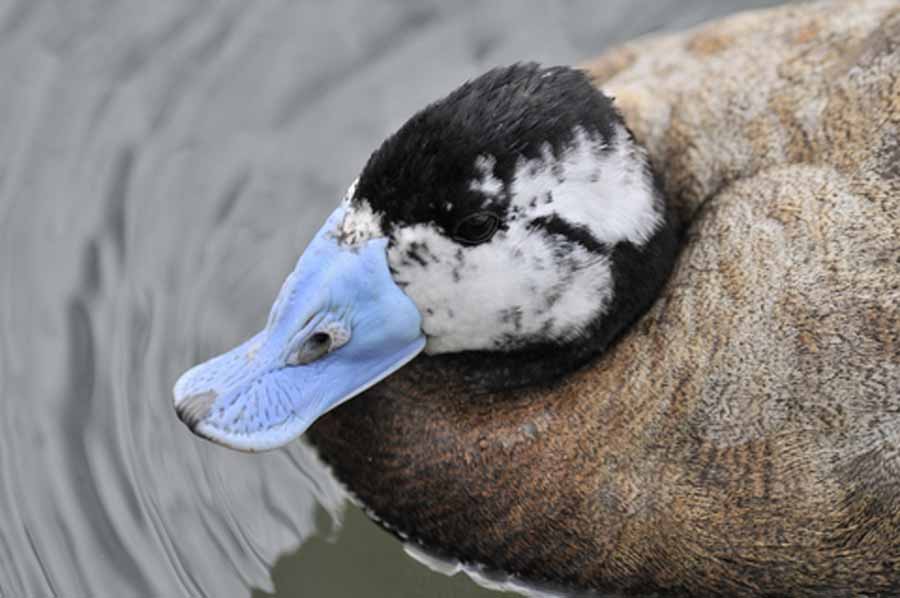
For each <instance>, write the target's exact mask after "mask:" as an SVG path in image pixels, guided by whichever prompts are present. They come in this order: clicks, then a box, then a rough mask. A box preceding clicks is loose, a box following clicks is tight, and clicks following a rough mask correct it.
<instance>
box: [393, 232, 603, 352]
mask: <svg viewBox="0 0 900 598" xmlns="http://www.w3.org/2000/svg"><path fill="white" fill-rule="evenodd" d="M388 261H389V263H390V265H391V268H392V270H393V271H394V281H395V282H396V283H397V284H398V285H399V286H400V287H401V288H402V289H403V290H404V292H405V293H406V294H407V295H408V296H409V297H410V298H411V299H412V300H413V302H414V303H415V304H416V306H417V307H418V309H419V311H420V314H421V316H422V329H423V331H424V332H425V334H426V335H427V336H428V344H427V345H426V348H425V351H426V352H427V353H431V354H435V353H449V352H455V351H464V350H509V349H515V348H517V347H521V346H523V345H525V344H527V343H529V342H535V341H563V342H564V341H568V340H572V339H574V338H575V337H576V336H577V335H578V334H579V333H580V332H581V331H582V330H583V329H584V327H585V326H587V325H588V324H589V323H590V322H591V321H592V320H593V319H594V317H596V316H597V315H599V314H600V313H602V312H603V311H604V310H605V309H606V307H607V304H608V302H609V301H610V300H611V299H612V273H611V268H610V263H609V259H608V258H607V257H606V256H603V255H598V254H595V253H591V252H590V251H588V250H586V249H585V248H584V247H582V246H580V245H578V244H575V243H572V242H571V241H567V240H565V239H563V238H562V237H558V236H554V235H548V234H547V233H546V232H545V231H542V230H536V229H529V228H528V227H527V226H526V223H525V222H521V221H520V222H516V223H512V224H511V225H510V226H509V229H508V230H507V231H502V232H500V233H497V235H495V237H494V239H493V240H491V241H490V242H489V243H485V244H482V245H477V246H472V247H465V246H462V245H459V244H457V243H454V242H453V241H451V240H450V239H448V238H447V237H446V236H444V235H443V234H441V233H440V231H438V230H437V229H436V228H434V227H433V226H431V225H425V224H418V225H414V226H408V227H403V228H402V229H400V230H398V231H397V232H396V236H395V239H394V243H393V245H392V246H391V247H390V248H389V249H388Z"/></svg>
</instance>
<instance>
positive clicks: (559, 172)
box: [174, 0, 900, 596]
mask: <svg viewBox="0 0 900 598" xmlns="http://www.w3.org/2000/svg"><path fill="white" fill-rule="evenodd" d="M851 15H852V17H853V18H852V19H851V18H849V17H850V16H851ZM897 48H900V13H898V12H897V11H896V5H895V4H893V3H892V2H884V1H879V0H862V1H859V2H849V3H848V2H824V3H817V4H808V5H803V6H796V7H795V6H791V7H782V8H776V9H769V10H766V11H761V12H756V13H749V14H745V15H739V16H735V17H730V18H727V19H724V20H721V21H718V22H714V23H712V24H706V25H702V26H700V27H699V28H697V29H693V30H690V31H687V32H682V33H677V34H665V35H661V36H659V35H658V36H653V37H649V38H646V39H642V40H638V41H635V42H630V43H629V44H626V45H625V46H622V47H620V48H617V49H614V50H611V51H609V52H607V53H606V54H604V55H603V56H601V57H600V58H598V59H596V60H594V61H591V62H588V63H586V64H584V65H581V66H579V67H568V66H555V67H544V66H541V65H539V64H536V63H517V64H513V65H511V66H505V67H498V68H494V69H491V70H489V71H487V72H486V73H484V74H482V75H481V76H479V77H476V78H474V79H471V80H470V81H468V82H466V83H464V84H463V85H462V86H460V87H459V88H457V89H456V90H454V91H452V92H450V93H449V95H447V96H445V97H444V98H442V99H439V100H437V101H436V102H434V103H432V104H430V105H428V106H426V107H425V108H423V109H422V110H421V111H419V112H418V113H416V114H415V115H413V116H412V117H411V118H410V119H409V120H408V121H407V122H406V123H405V124H403V125H402V126H401V127H400V128H399V129H398V130H397V131H396V132H394V133H393V134H392V135H390V136H389V137H388V138H387V139H386V140H385V141H384V142H383V144H382V145H381V146H380V147H379V148H377V149H376V150H375V151H374V153H372V155H371V157H370V158H369V160H368V161H367V163H366V164H365V165H364V167H363V169H362V170H361V172H360V174H359V177H358V178H357V179H356V180H355V182H354V183H353V184H352V185H351V186H350V188H349V190H348V191H347V193H346V195H345V196H344V198H343V199H342V200H341V201H340V202H339V204H338V206H337V207H336V209H335V210H334V212H333V213H332V214H331V215H330V216H329V217H328V218H327V220H326V221H325V223H324V224H323V225H322V227H321V229H320V230H319V232H318V233H317V234H316V235H315V236H314V238H313V239H312V241H311V242H310V244H309V245H308V247H307V249H306V250H305V251H304V253H303V255H302V256H301V257H300V259H299V261H298V262H297V265H296V267H295V269H294V270H293V271H292V272H291V273H290V275H289V276H288V277H287V279H286V281H285V282H284V284H283V286H282V288H281V290H280V291H279V293H278V296H277V298H276V299H275V301H274V304H273V306H272V309H271V311H270V314H269V317H268V320H267V322H266V324H265V327H264V328H263V330H262V331H261V332H259V333H258V334H256V335H254V336H252V337H251V338H250V339H249V340H247V341H246V342H244V343H242V344H240V345H239V346H238V347H236V348H234V349H232V350H230V351H228V352H226V353H224V354H222V355H220V356H218V357H214V358H212V359H210V360H209V361H206V362H204V363H202V364H199V365H197V366H194V367H193V368H191V369H189V370H188V371H187V372H185V373H184V374H183V375H182V376H181V377H180V378H179V379H178V381H177V382H176V384H175V387H174V406H175V411H176V413H177V415H178V417H179V418H180V419H181V420H182V421H183V422H184V423H185V424H186V425H187V426H188V428H189V429H190V430H191V431H192V432H193V433H195V434H197V435H199V436H201V437H203V438H205V439H208V440H210V441H213V442H215V443H218V444H221V445H224V446H227V447H230V448H234V449H238V450H242V451H250V452H253V451H263V450H271V449H275V448H278V447H280V446H284V445H285V444H287V443H290V442H292V441H294V440H295V439H297V438H298V437H300V436H301V435H303V436H304V437H305V438H306V440H307V441H308V442H310V443H311V444H312V445H313V446H314V447H315V448H316V450H317V451H318V453H319V455H320V456H321V458H322V459H323V460H324V461H325V462H326V463H328V464H329V465H330V466H331V468H332V470H333V472H334V475H335V476H336V477H337V478H338V479H339V480H341V481H342V482H343V483H344V484H345V485H346V486H347V488H348V489H349V491H350V492H351V493H352V494H353V496H355V497H356V499H357V500H359V501H360V502H361V503H362V504H363V505H364V507H365V508H366V511H367V512H368V513H369V514H370V516H371V517H372V518H373V519H375V520H376V521H377V522H378V523H379V524H381V525H382V526H383V527H384V528H385V529H387V530H388V531H390V532H391V533H393V534H395V535H396V536H398V537H400V538H401V539H403V540H404V541H406V542H409V543H411V544H412V545H414V546H418V547H421V548H422V549H423V550H426V551H427V552H428V553H430V554H435V555H438V556H440V557H444V558H449V559H456V560H458V561H460V562H462V563H467V564H472V565H477V566H478V567H483V568H485V569H487V570H492V571H499V572H504V573H505V574H508V575H510V576H513V577H514V578H515V579H519V580H525V581H528V582H532V583H535V584H541V585H542V586H552V587H555V588H561V589H562V591H564V592H573V593H574V592H583V591H592V592H609V593H614V594H617V595H666V596H698V595H710V596H757V595H770V596H771V595H798V596H813V595H833V596H844V595H847V596H849V595H863V594H864V595H876V594H878V595H891V594H897V593H900V515H898V514H900V448H898V447H900V262H898V259H897V257H898V255H900V254H898V252H897V244H896V238H897V234H898V232H900V207H898V206H900V201H898V198H900V170H898V168H897V164H898V157H900V153H898V148H900V144H898V132H897V131H898V129H900V126H898V125H897V123H900V104H898V103H897V101H896V98H897V97H898V96H897V93H896V91H897V89H898V88H897V82H898V81H900V79H898V75H897V73H898V72H900V52H898V50H897ZM876 117H877V118H876ZM891 123H892V124H891Z"/></svg>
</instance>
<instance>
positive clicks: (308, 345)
mask: <svg viewBox="0 0 900 598" xmlns="http://www.w3.org/2000/svg"><path fill="white" fill-rule="evenodd" d="M331 345H332V339H331V335H330V334H328V333H327V332H316V333H315V334H313V335H312V336H310V337H309V338H308V339H306V342H305V343H303V345H301V346H300V348H299V349H297V350H296V351H294V352H293V353H291V355H290V357H288V365H304V364H307V363H311V362H313V361H315V360H317V359H319V358H320V357H322V356H323V355H325V354H326V353H328V351H330V350H331V348H332V347H331Z"/></svg>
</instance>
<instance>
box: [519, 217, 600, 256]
mask: <svg viewBox="0 0 900 598" xmlns="http://www.w3.org/2000/svg"><path fill="white" fill-rule="evenodd" d="M528 226H529V227H530V228H540V229H543V230H545V231H547V232H548V233H550V234H551V235H561V236H563V237H565V238H566V239H568V240H569V241H572V242H573V243H578V244H579V245H581V246H582V247H584V248H585V249H587V250H588V251H590V252H592V253H597V254H600V255H608V254H609V251H610V248H609V246H608V245H607V244H606V243H603V242H601V241H598V240H597V237H595V236H594V235H593V234H592V233H591V231H590V230H589V229H588V228H587V227H585V226H581V225H577V224H571V223H570V222H567V221H566V220H564V219H562V218H560V217H559V216H557V215H556V214H551V215H549V216H540V217H538V218H535V219H534V220H532V221H531V222H530V223H529V224H528Z"/></svg>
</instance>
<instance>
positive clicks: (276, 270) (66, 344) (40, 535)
mask: <svg viewBox="0 0 900 598" xmlns="http://www.w3.org/2000/svg"><path fill="white" fill-rule="evenodd" d="M772 3H774V2H770V1H766V0H761V1H744V2H742V1H739V0H731V1H727V2H723V1H721V0H660V1H654V0H647V1H644V2H630V1H626V0H617V1H612V2H604V3H600V2H591V1H578V2H565V3H563V2H549V1H542V2H539V1H536V0H534V1H521V2H520V1H492V0H466V1H459V2H452V3H451V2H438V1H436V0H428V1H424V2H402V1H399V0H398V1H388V2H375V1H372V0H336V1H331V2H325V1H322V2H311V1H310V2H300V1H287V0H282V1H278V0H266V1H258V2H248V1H245V0H229V1H221V2H212V1H205V0H153V1H143V2H138V1H135V2H127V1H103V0H65V1H63V0H60V1H59V2H55V3H54V2H49V1H40V0H19V1H2V0H0V81H2V93H0V597H2V598H39V597H49V596H64V597H117V598H118V597H131V596H136V597H150V596H159V597H179V596H213V597H230V596H237V597H246V596H250V595H251V594H252V595H255V596H267V595H276V596H291V597H294V596H315V597H319V596H490V595H494V596H496V595H497V594H496V593H494V592H489V591H488V590H484V589H481V588H479V587H477V586H476V585H474V584H473V583H472V582H471V581H470V580H468V578H466V577H464V576H461V575H460V576H456V577H444V576H442V575H440V574H437V573H432V572H431V571H429V570H428V569H426V568H425V567H423V566H421V565H419V564H418V563H416V562H415V561H413V560H412V559H410V558H409V557H407V556H406V555H405V554H404V552H403V550H402V548H401V546H400V544H399V543H398V542H397V541H395V540H394V539H393V538H392V537H390V536H388V535H387V534H385V533H383V532H382V531H380V530H379V529H378V528H377V527H376V526H375V525H374V524H372V523H370V522H369V521H368V520H366V519H365V518H364V516H363V515H362V514H361V513H360V512H359V511H358V510H356V509H355V508H354V507H348V506H346V505H345V500H344V496H343V494H342V491H341V489H340V488H339V487H338V486H337V484H336V483H335V482H334V481H333V480H332V478H331V477H330V475H329V474H328V472H327V471H326V470H325V469H324V468H323V466H322V465H321V464H319V463H318V462H317V461H316V459H315V456H314V454H313V453H312V451H311V450H310V449H309V448H307V447H306V446H305V445H304V444H303V442H302V441H301V442H296V443H293V444H292V445H291V446H290V447H288V448H285V449H283V450H278V451H275V452H272V453H266V454H261V455H245V454H239V453H236V452H233V451H229V450H227V449H223V448H220V447H217V446H213V445H212V444H209V443H207V442H204V441H201V440H200V439H198V438H197V437H194V436H192V435H191V434H189V433H188V431H187V429H186V428H185V427H184V426H183V425H182V424H181V423H180V422H179V421H178V420H177V418H176V417H175V415H174V413H173V410H172V399H171V387H172V384H173V382H174V381H175V379H176V377H177V376H178V374H179V373H180V372H182V371H183V370H184V369H186V368H187V367H188V366H190V365H192V364H194V363H196V362H198V361H200V360H203V359H206V358H207V357H209V356H211V355H213V354H215V353H218V352H221V351H223V350H225V349H227V348H229V347H231V346H232V345H234V344H236V343H237V342H239V341H240V340H242V339H244V338H245V337H247V336H249V335H250V334H251V333H253V332H255V331H256V330H258V329H260V328H261V327H262V324H263V322H264V321H265V317H266V314H267V311H268V309H269V305H270V302H271V300H272V298H273V297H274V296H275V293H276V291H277V289H278V287H279V285H280V283H281V281H282V279H283V278H284V276H285V275H286V274H287V273H288V272H289V271H290V269H291V268H292V266H293V264H294V262H295V260H296V258H297V256H298V255H299V254H300V252H301V250H302V249H303V247H304V245H305V243H306V242H307V241H308V240H309V239H310V237H311V235H312V234H313V232H314V231H315V230H316V229H317V227H318V224H319V223H320V222H321V221H322V220H323V218H324V217H325V216H326V214H328V213H329V212H330V211H331V209H332V207H333V206H334V205H335V204H336V202H337V201H338V199H339V198H340V197H341V195H342V194H343V192H344V190H345V188H346V187H347V185H348V184H349V183H350V182H351V181H352V180H353V179H354V178H355V176H356V173H357V171H358V170H359V169H360V168H361V166H362V165H363V163H364V161H365V159H366V158H367V156H368V155H369V153H370V152H371V151H372V150H373V149H374V148H375V147H376V146H377V144H378V143H379V141H380V140H381V139H383V138H384V137H385V135H387V134H388V133H389V132H390V131H391V130H392V129H394V128H396V127H397V126H398V125H399V124H401V123H402V122H403V121H404V120H405V119H406V118H407V117H409V116H410V115H411V114H412V113H413V112H414V111H415V110H416V109H417V108H419V107H421V106H423V105H424V104H425V103H426V102H428V101H430V100H433V99H435V98H437V97H439V96H441V95H443V94H445V93H447V92H448V91H449V90H451V89H452V88H454V87H455V86H457V85H458V84H460V83H461V82H462V81H463V80H465V79H466V78H469V77H472V76H475V75H477V74H479V73H480V72H482V71H483V70H485V69H487V68H489V67H490V66H493V65H497V64H505V63H509V62H513V61H518V60H540V61H542V62H546V63H572V62H576V61H578V60H581V59H585V58H588V57H590V56H592V55H595V54H597V53H598V52H600V51H601V50H602V49H604V48H605V47H607V46H608V45H610V44H613V43H615V42H618V41H622V40H625V39H628V38H631V37H633V36H635V35H639V34H643V33H646V32H649V31H654V30H658V29H678V28H683V27H686V26H688V25H691V24H693V23H696V22H698V21H701V20H704V19H706V18H710V17H713V16H717V15H719V14H724V13H728V12H733V11H734V10H737V9H738V8H742V7H752V6H760V5H766V4H772ZM342 523H343V526H342V525H341V524H342Z"/></svg>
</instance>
